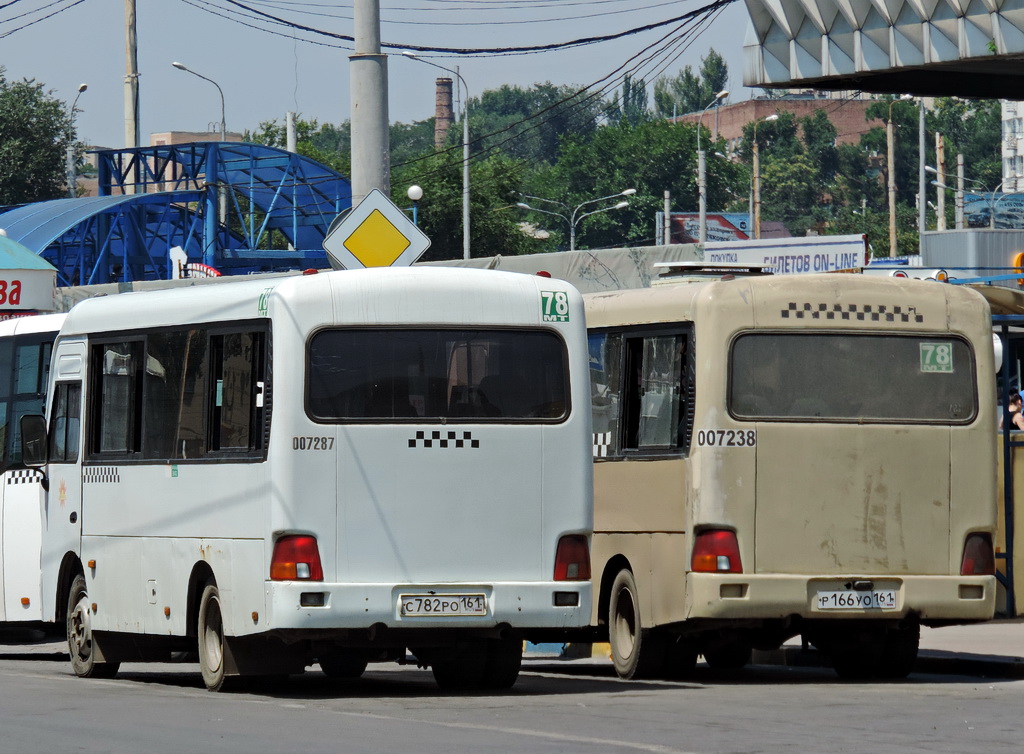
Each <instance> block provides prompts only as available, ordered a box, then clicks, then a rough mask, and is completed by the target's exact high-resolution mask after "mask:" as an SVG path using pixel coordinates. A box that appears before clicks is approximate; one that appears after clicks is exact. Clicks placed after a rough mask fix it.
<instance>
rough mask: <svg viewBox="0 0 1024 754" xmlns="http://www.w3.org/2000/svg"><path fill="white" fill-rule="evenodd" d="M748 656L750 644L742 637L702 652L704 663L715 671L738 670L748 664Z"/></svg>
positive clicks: (749, 654)
mask: <svg viewBox="0 0 1024 754" xmlns="http://www.w3.org/2000/svg"><path fill="white" fill-rule="evenodd" d="M750 656H751V647H750V642H749V641H747V640H746V639H744V638H742V637H737V638H734V639H730V640H728V641H726V642H724V643H722V644H719V645H717V646H715V647H711V648H707V649H705V650H704V661H705V662H706V663H707V664H708V667H710V668H713V669H715V670H739V669H740V668H743V667H746V666H747V665H748V664H749V663H750Z"/></svg>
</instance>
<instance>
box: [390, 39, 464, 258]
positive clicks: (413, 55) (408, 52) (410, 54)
mask: <svg viewBox="0 0 1024 754" xmlns="http://www.w3.org/2000/svg"><path fill="white" fill-rule="evenodd" d="M402 54H403V55H404V56H405V57H407V58H410V59H411V60H418V61H419V62H421V63H426V64H427V65H432V66H434V68H439V69H441V70H442V71H447V72H448V73H451V74H454V75H455V77H456V78H458V80H459V82H460V83H461V84H462V87H463V89H464V90H465V92H466V96H465V97H464V98H463V100H462V258H463V259H469V257H470V253H469V84H467V83H466V79H464V78H462V74H461V73H459V69H458V67H456V68H454V69H452V68H445V67H444V66H443V65H438V64H437V63H434V62H433V61H430V60H424V59H423V58H421V57H419V56H418V55H416V53H414V52H412V51H411V50H405V51H404V52H403V53H402Z"/></svg>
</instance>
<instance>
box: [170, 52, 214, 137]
mask: <svg viewBox="0 0 1024 754" xmlns="http://www.w3.org/2000/svg"><path fill="white" fill-rule="evenodd" d="M171 65H173V66H174V67H175V68H177V69H178V70H179V71H185V72H186V73H191V74H192V75H193V76H198V77H199V78H201V79H202V80H203V81H209V82H210V83H211V84H213V85H214V86H215V87H217V92H218V93H219V94H220V140H221V141H224V135H225V127H224V90H223V89H221V88H220V84H218V83H217V82H216V81H214V80H213V79H210V78H207V77H206V76H204V75H203V74H201V73H196V72H195V71H193V70H192V69H191V68H189V67H187V66H186V65H185V64H184V63H179V62H178V61H174V62H173V63H171Z"/></svg>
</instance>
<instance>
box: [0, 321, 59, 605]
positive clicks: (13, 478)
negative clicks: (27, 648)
mask: <svg viewBox="0 0 1024 754" xmlns="http://www.w3.org/2000/svg"><path fill="white" fill-rule="evenodd" d="M52 340H53V336H52V334H49V333H39V334H30V335H23V336H18V337H16V338H6V339H4V341H3V343H2V344H0V373H2V375H3V376H2V378H0V380H2V385H0V426H2V427H3V435H2V439H0V443H2V447H0V452H2V458H3V461H2V463H3V467H2V468H3V474H2V475H0V558H2V562H3V579H2V587H0V590H2V592H0V593H2V595H3V612H2V613H0V620H7V621H36V620H40V619H41V618H42V613H41V610H42V606H41V604H40V594H39V589H40V578H39V547H40V537H41V521H40V515H39V507H40V504H41V501H42V499H41V494H42V487H41V486H40V484H39V482H40V480H41V479H42V473H41V472H39V471H36V470H35V469H26V468H24V467H23V466H22V463H21V429H20V426H19V425H20V420H21V417H22V416H24V415H25V414H41V413H43V410H44V406H43V401H44V397H43V396H44V395H45V392H46V381H47V379H48V378H49V364H50V350H51V344H52Z"/></svg>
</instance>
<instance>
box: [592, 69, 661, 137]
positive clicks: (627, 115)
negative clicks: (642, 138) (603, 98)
mask: <svg viewBox="0 0 1024 754" xmlns="http://www.w3.org/2000/svg"><path fill="white" fill-rule="evenodd" d="M604 114H605V117H606V118H607V119H608V121H609V122H610V123H628V124H629V125H631V126H636V125H639V124H640V123H643V122H644V121H646V120H650V119H651V111H650V110H649V109H648V107H647V84H646V83H645V82H644V80H643V79H636V80H634V79H633V77H632V76H630V75H629V74H626V77H625V78H624V79H623V81H622V100H621V102H620V100H619V93H618V92H616V93H615V95H614V96H613V97H612V99H611V101H609V102H608V104H607V105H606V106H605V108H604Z"/></svg>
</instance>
